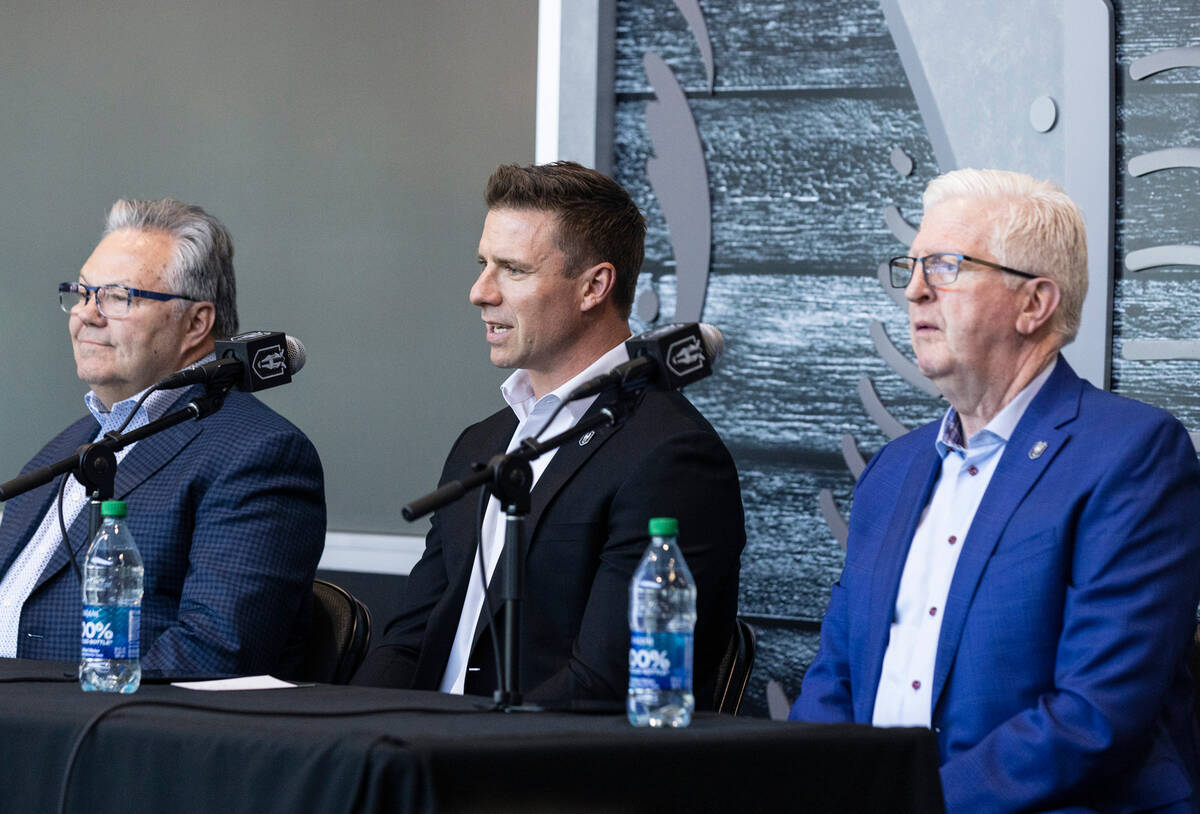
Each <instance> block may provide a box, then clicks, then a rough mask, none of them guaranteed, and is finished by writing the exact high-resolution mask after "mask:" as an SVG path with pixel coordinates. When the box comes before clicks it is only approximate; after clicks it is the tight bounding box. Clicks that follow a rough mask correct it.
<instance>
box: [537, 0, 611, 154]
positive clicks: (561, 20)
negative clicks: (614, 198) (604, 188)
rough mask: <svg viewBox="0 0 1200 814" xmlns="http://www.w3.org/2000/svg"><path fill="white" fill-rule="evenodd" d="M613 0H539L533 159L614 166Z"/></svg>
mask: <svg viewBox="0 0 1200 814" xmlns="http://www.w3.org/2000/svg"><path fill="white" fill-rule="evenodd" d="M616 18H617V12H616V0H540V2H539V3H538V63H537V64H538V67H537V114H536V125H535V130H534V132H535V138H534V161H536V162H537V163H538V164H544V163H546V162H548V161H558V160H560V159H566V160H570V161H578V162H579V163H580V164H583V165H585V166H588V167H595V168H596V169H598V170H600V171H601V172H611V171H612V140H613V107H614V105H615V98H614V95H613V90H614V84H613V81H614V79H613V77H614V70H615V68H614V66H615V60H616V50H615V31H616Z"/></svg>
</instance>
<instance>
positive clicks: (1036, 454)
mask: <svg viewBox="0 0 1200 814" xmlns="http://www.w3.org/2000/svg"><path fill="white" fill-rule="evenodd" d="M1045 451H1046V442H1045V441H1038V442H1037V443H1036V444H1034V445H1033V447H1032V448H1031V449H1030V450H1029V460H1031V461H1036V460H1037V459H1038V458H1040V457H1042V453H1043V452H1045Z"/></svg>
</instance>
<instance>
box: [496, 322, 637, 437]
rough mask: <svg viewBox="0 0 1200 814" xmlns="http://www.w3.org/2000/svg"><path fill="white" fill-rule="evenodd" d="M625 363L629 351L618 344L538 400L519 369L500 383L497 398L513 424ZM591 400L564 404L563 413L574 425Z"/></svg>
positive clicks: (527, 375) (523, 370) (531, 386)
mask: <svg viewBox="0 0 1200 814" xmlns="http://www.w3.org/2000/svg"><path fill="white" fill-rule="evenodd" d="M630 336H632V334H630ZM628 361H629V350H628V349H627V348H626V347H625V340H622V341H621V342H620V344H618V345H617V346H616V347H614V348H611V349H609V350H608V351H607V352H606V353H604V354H603V355H602V356H600V357H599V358H598V359H596V361H594V362H592V363H591V364H590V365H588V366H587V367H585V368H584V369H583V370H581V371H580V372H579V373H577V374H575V375H574V376H572V377H571V378H570V379H568V380H567V381H565V382H563V383H562V384H560V385H559V386H558V387H556V388H554V389H553V390H551V391H550V392H549V393H547V394H546V395H544V396H542V397H541V398H540V399H539V398H536V397H535V396H534V395H533V385H532V384H531V383H530V381H529V371H527V370H525V369H523V368H522V369H520V370H516V371H513V373H512V375H511V376H509V377H508V378H507V379H505V380H504V384H502V385H500V395H502V396H503V397H504V401H505V402H506V403H507V404H508V406H509V407H511V408H512V411H513V412H514V413H516V415H517V420H518V421H524V420H525V419H526V418H528V417H529V414H530V413H532V412H533V410H534V408H535V407H536V406H537V405H538V404H541V403H542V402H546V401H547V399H554V402H553V404H554V405H555V406H557V405H558V403H559V402H561V401H562V400H563V399H564V398H566V397H567V396H568V395H569V394H570V393H571V391H572V390H574V389H575V388H576V387H578V386H579V385H581V384H583V383H584V382H585V381H587V380H588V379H591V378H593V377H595V376H602V375H604V374H605V373H607V372H609V371H610V370H612V369H613V368H614V367H616V366H617V365H619V364H622V363H624V362H628ZM595 400H596V397H595V396H592V397H591V398H587V399H580V400H579V401H571V402H567V404H566V406H565V407H563V409H564V410H566V411H567V412H569V413H570V414H571V417H572V418H573V419H574V420H575V421H578V420H579V419H580V418H581V417H582V416H583V414H584V413H586V412H587V409H588V407H591V406H592V402H593V401H595ZM547 406H548V405H547Z"/></svg>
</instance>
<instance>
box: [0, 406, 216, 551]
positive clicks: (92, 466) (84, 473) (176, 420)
mask: <svg viewBox="0 0 1200 814" xmlns="http://www.w3.org/2000/svg"><path fill="white" fill-rule="evenodd" d="M230 386H231V385H227V384H226V385H220V386H217V387H212V388H210V389H208V390H206V391H205V393H204V395H202V396H198V397H197V398H194V399H192V400H191V401H190V402H188V405H187V406H186V407H184V408H183V409H182V410H176V411H175V412H173V413H171V414H169V415H165V416H163V417H162V418H159V419H157V420H155V421H151V422H150V423H148V424H146V425H144V426H141V427H138V428H137V429H136V430H130V431H129V432H127V433H125V434H123V435H122V434H120V433H118V432H116V431H115V430H114V431H112V432H109V433H105V435H104V437H103V438H101V439H100V440H99V441H93V442H92V443H90V444H83V445H82V446H79V447H77V448H76V449H75V454H73V455H71V456H69V457H67V458H63V459H62V460H61V461H58V462H56V463H52V464H50V465H48V466H43V467H41V468H40V469H35V470H33V471H32V472H26V473H25V474H24V475H18V476H17V477H15V478H13V479H12V480H10V481H6V482H5V483H0V501H5V500H11V499H12V498H14V497H16V496H17V495H23V494H25V493H26V492H28V491H29V490H31V489H36V488H37V487H39V486H42V485H43V484H46V483H49V482H50V481H52V480H54V479H55V478H56V477H58V476H59V475H63V474H66V473H68V472H72V473H74V475H75V478H76V480H78V481H79V482H80V483H82V484H83V487H84V488H85V489H86V490H87V491H88V494H89V495H90V496H91V506H90V512H89V515H88V519H89V539H90V538H91V537H94V536H95V534H96V532H97V531H98V530H99V528H100V503H101V502H102V501H105V500H110V499H111V498H112V495H113V483H114V480H115V479H116V476H117V453H118V452H119V451H120V450H122V449H124V448H125V447H127V446H129V445H130V444H132V443H134V442H135V441H140V440H142V439H143V438H148V437H149V436H151V435H154V434H155V433H159V432H162V431H163V430H165V429H168V428H170V427H174V426H175V425H176V424H182V423H183V422H184V421H187V420H188V419H192V418H194V419H197V420H199V419H201V418H204V417H205V416H209V415H212V414H213V413H215V412H216V411H217V410H218V409H220V407H221V405H222V404H223V403H224V401H225V395H226V394H227V393H228V392H229V389H230Z"/></svg>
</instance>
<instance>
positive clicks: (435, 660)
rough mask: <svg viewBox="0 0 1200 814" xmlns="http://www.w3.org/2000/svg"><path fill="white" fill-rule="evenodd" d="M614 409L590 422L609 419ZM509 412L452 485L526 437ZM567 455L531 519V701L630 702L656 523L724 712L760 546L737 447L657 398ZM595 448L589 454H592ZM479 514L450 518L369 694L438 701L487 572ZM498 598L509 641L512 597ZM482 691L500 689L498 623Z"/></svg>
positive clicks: (483, 430) (527, 668)
mask: <svg viewBox="0 0 1200 814" xmlns="http://www.w3.org/2000/svg"><path fill="white" fill-rule="evenodd" d="M607 398H608V397H607V396H601V397H600V398H599V399H597V401H596V402H595V403H594V404H593V405H592V406H591V408H589V410H588V412H587V413H586V414H585V416H590V415H593V414H595V413H596V412H597V411H598V410H600V409H601V408H602V407H603V406H605V404H606V399H607ZM516 426H517V420H516V417H515V416H514V415H513V412H512V410H510V409H508V408H505V409H504V410H501V411H500V412H498V413H496V414H495V415H493V416H491V417H490V418H488V419H486V420H485V421H482V422H480V423H478V424H475V425H473V426H471V427H468V428H467V429H466V430H464V431H463V433H462V435H461V436H459V438H458V440H457V441H456V442H455V444H454V448H453V449H452V450H451V452H450V456H449V458H448V459H447V461H446V466H445V469H444V470H443V472H442V480H441V482H442V483H445V482H447V481H449V480H455V479H458V478H461V477H463V476H464V475H465V474H468V473H469V472H470V471H471V469H470V466H471V463H472V462H474V461H486V460H488V459H489V458H490V457H491V456H492V455H495V454H498V453H502V452H504V450H505V448H506V447H507V445H508V442H509V439H511V438H512V434H513V432H514V431H515V430H516ZM583 438H585V439H588V440H587V442H586V443H583V444H580V443H577V442H574V441H572V442H569V443H567V444H566V445H564V446H563V447H561V448H560V449H559V450H558V452H557V453H556V454H555V456H554V458H553V459H552V460H551V461H550V463H549V465H548V466H547V467H546V470H545V472H543V473H542V476H541V477H540V478H539V479H538V482H537V484H536V485H535V486H534V488H533V491H532V493H531V495H530V497H531V504H532V505H531V510H530V513H529V516H528V518H527V519H526V539H527V540H529V542H528V543H527V544H526V551H525V586H524V587H525V593H524V601H523V611H522V629H521V688H522V691H523V692H524V694H525V696H526V697H527V698H528V699H529V700H531V701H542V702H545V701H563V700H573V699H574V700H577V699H589V700H590V699H598V700H616V699H620V698H623V697H624V696H625V692H626V689H627V687H628V676H629V581H630V579H631V578H632V576H633V571H634V569H635V568H636V567H637V564H638V562H639V561H640V560H641V557H642V554H643V553H645V550H646V546H647V545H648V544H649V542H650V539H649V536H648V533H647V522H648V521H649V519H650V518H651V517H660V516H661V517H675V518H677V519H678V520H679V544H680V548H681V549H682V551H683V556H684V559H685V560H686V561H687V563H688V566H689V568H690V570H691V572H692V575H693V577H694V578H695V580H696V586H697V599H696V603H697V604H696V608H697V622H696V639H695V661H694V674H695V688H696V701H697V705H698V706H700V708H702V709H703V708H709V707H711V706H712V700H711V699H712V693H713V678H714V677H715V672H716V667H717V663H718V661H719V660H720V658H721V655H722V654H723V653H724V650H725V647H726V645H727V644H728V642H729V639H730V636H731V635H732V632H733V626H734V621H735V618H736V615H737V596H738V567H739V558H740V556H741V551H742V547H743V546H744V545H745V541H746V534H745V526H744V522H743V517H742V501H741V491H740V489H739V486H738V478H737V470H736V469H735V467H734V464H733V459H732V458H731V457H730V455H729V452H728V450H726V448H725V445H724V444H723V443H721V439H720V438H719V437H718V436H717V434H716V432H714V431H713V428H712V427H711V426H710V425H709V423H708V422H707V421H706V420H705V419H704V417H703V416H701V415H700V413H699V412H698V411H697V410H696V408H695V407H693V406H692V405H691V404H690V403H689V402H688V401H687V399H685V398H684V397H683V396H682V395H680V394H679V393H666V392H662V391H658V390H648V391H647V392H646V393H645V394H644V397H643V398H642V400H641V403H640V405H639V406H638V408H637V410H636V411H635V412H634V413H633V415H632V416H630V417H629V418H628V419H627V420H626V421H625V422H624V423H623V424H620V425H618V426H616V427H605V428H602V429H599V430H596V431H595V433H594V434H593V435H591V436H590V437H589V436H584V437H583ZM581 440H583V439H581ZM478 504H479V501H478V499H477V496H476V495H475V494H474V493H472V494H471V495H468V496H467V497H464V498H462V499H461V500H459V501H458V502H457V503H455V504H453V505H450V506H447V507H446V508H444V509H441V510H439V511H437V512H436V513H435V514H434V517H433V526H432V528H431V529H430V531H429V535H428V536H427V538H426V546H425V553H424V555H423V556H422V557H421V560H420V562H418V563H417V565H416V566H415V567H414V568H413V570H412V573H411V574H410V575H409V578H408V582H407V583H406V585H405V594H404V602H403V606H402V611H401V613H400V614H399V616H397V618H395V619H394V620H392V622H391V623H390V624H389V625H388V627H387V630H386V631H385V632H384V635H383V636H382V637H381V639H380V640H379V642H378V644H377V646H376V647H375V648H374V649H373V650H372V652H371V653H370V654H369V655H368V656H367V659H366V661H365V662H364V663H363V665H362V667H361V668H360V669H359V671H358V673H357V674H356V676H355V678H354V683H356V684H372V685H379V686H394V687H412V688H416V689H437V688H438V685H439V683H440V682H441V679H442V674H443V673H444V672H445V670H446V662H447V660H448V658H449V656H450V648H451V645H452V644H453V642H454V636H455V633H456V631H457V628H458V622H459V618H460V616H461V615H462V607H463V600H464V597H465V596H466V591H467V580H468V579H478V572H477V571H476V572H474V573H473V572H472V568H471V565H472V563H473V562H474V557H475V538H476V530H477V529H478V527H479V520H480V518H479V514H478ZM503 568H504V566H503V565H500V566H498V567H497V569H496V572H495V573H494V574H493V577H492V580H491V583H490V586H489V591H488V594H489V596H490V597H491V603H492V610H493V613H495V615H496V625H497V627H496V630H497V632H498V633H499V632H500V631H502V629H503V624H502V619H503V612H502V610H501V608H502V605H501V603H500V601H499V596H498V594H499V586H500V585H502V584H503ZM480 616H481V620H480V624H479V625H478V626H477V627H476V631H475V644H474V648H473V650H472V653H471V658H470V661H469V664H470V666H471V667H477V668H478V672H474V671H472V672H469V673H468V674H467V685H466V691H467V692H468V693H474V694H490V693H491V691H492V689H493V688H494V687H495V678H496V671H495V668H494V666H493V665H494V662H495V659H494V656H493V653H494V651H493V650H492V646H491V640H490V637H489V636H488V635H487V634H486V633H485V628H486V626H485V624H484V620H483V616H484V614H482V613H481V614H480Z"/></svg>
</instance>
